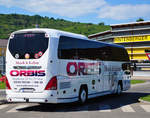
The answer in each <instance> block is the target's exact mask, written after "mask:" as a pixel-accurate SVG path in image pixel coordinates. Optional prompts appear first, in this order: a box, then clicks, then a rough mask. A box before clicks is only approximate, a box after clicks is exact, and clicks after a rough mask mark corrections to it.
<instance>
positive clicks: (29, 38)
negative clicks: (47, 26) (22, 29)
mask: <svg viewBox="0 0 150 118" xmlns="http://www.w3.org/2000/svg"><path fill="white" fill-rule="evenodd" d="M8 48H9V51H10V53H11V54H12V56H13V57H14V58H17V59H37V58H40V57H41V56H42V55H43V54H44V53H45V51H46V50H47V48H48V38H46V37H45V33H22V34H15V35H14V37H13V38H12V39H10V42H9V47H8Z"/></svg>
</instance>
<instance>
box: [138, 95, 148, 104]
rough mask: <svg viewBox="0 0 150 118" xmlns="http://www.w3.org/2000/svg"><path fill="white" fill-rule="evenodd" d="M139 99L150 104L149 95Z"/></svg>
mask: <svg viewBox="0 0 150 118" xmlns="http://www.w3.org/2000/svg"><path fill="white" fill-rule="evenodd" d="M140 99H141V100H144V101H148V102H150V95H147V96H144V97H140Z"/></svg>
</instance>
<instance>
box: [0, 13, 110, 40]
mask: <svg viewBox="0 0 150 118" xmlns="http://www.w3.org/2000/svg"><path fill="white" fill-rule="evenodd" d="M37 24H38V27H39V28H52V29H59V30H63V31H68V32H73V33H78V34H83V35H86V36H88V35H90V34H94V33H98V32H103V31H106V30H109V29H110V26H108V25H105V24H104V23H103V22H100V23H99V24H93V23H80V22H71V21H67V20H64V19H55V18H53V17H51V18H49V17H46V16H45V17H42V16H39V15H34V16H29V15H21V14H0V39H7V38H8V37H9V35H10V33H11V32H14V31H16V30H19V29H27V28H35V26H36V25H37Z"/></svg>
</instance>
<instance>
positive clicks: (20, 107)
mask: <svg viewBox="0 0 150 118" xmlns="http://www.w3.org/2000/svg"><path fill="white" fill-rule="evenodd" d="M28 106H29V105H19V106H16V107H14V108H12V109H10V110H9V111H7V113H15V112H18V110H19V109H23V108H26V107H28Z"/></svg>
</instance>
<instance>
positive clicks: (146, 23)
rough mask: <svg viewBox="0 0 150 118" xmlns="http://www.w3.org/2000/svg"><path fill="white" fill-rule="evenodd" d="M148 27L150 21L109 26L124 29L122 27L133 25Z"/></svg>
mask: <svg viewBox="0 0 150 118" xmlns="http://www.w3.org/2000/svg"><path fill="white" fill-rule="evenodd" d="M148 24H149V25H150V21H141V22H131V23H123V24H111V25H110V26H111V27H124V26H135V25H148Z"/></svg>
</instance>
